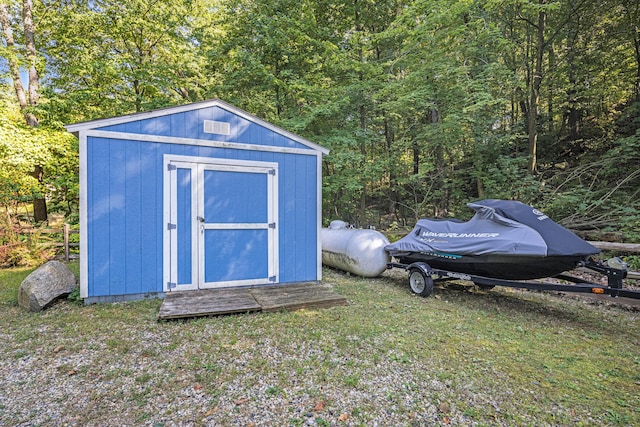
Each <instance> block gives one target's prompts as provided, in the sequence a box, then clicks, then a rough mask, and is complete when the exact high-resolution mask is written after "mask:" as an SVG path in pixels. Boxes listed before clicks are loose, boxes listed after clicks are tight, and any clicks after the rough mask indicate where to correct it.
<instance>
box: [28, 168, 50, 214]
mask: <svg viewBox="0 0 640 427" xmlns="http://www.w3.org/2000/svg"><path fill="white" fill-rule="evenodd" d="M31 176H33V177H34V178H35V179H37V180H38V183H39V184H40V187H41V188H44V186H43V178H44V171H43V170H42V166H35V167H34V168H33V172H32V173H31ZM47 219H48V215H47V201H46V199H45V198H44V197H34V198H33V220H34V221H35V222H36V223H41V222H45V221H46V220H47Z"/></svg>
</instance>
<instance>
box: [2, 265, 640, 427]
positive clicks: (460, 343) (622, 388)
mask: <svg viewBox="0 0 640 427" xmlns="http://www.w3.org/2000/svg"><path fill="white" fill-rule="evenodd" d="M28 272H29V270H24V269H20V270H3V271H0V321H1V322H2V324H3V329H4V333H3V335H2V338H3V339H2V340H0V371H1V368H2V367H7V366H13V365H14V364H19V363H26V362H24V361H31V360H34V358H36V359H38V358H39V359H38V360H40V359H43V360H41V363H43V364H49V365H53V366H56V367H57V368H56V371H55V372H56V375H66V376H71V377H72V378H73V380H74V381H78V382H79V383H80V384H87V383H90V384H99V385H100V387H95V388H92V390H93V391H92V392H91V394H90V396H88V397H87V399H88V403H85V404H83V405H80V406H73V405H67V406H65V405H62V406H61V407H60V412H61V417H62V419H67V420H75V421H73V422H74V423H80V424H82V423H87V422H91V423H100V420H103V421H104V422H107V421H106V420H111V421H113V422H114V423H115V424H122V423H125V424H126V423H128V422H133V421H136V420H137V421H136V422H137V423H141V424H145V423H147V424H148V425H154V424H159V423H167V425H170V424H172V422H173V423H175V422H176V420H179V418H178V417H179V415H177V414H183V412H180V411H185V410H188V411H191V412H192V413H193V415H192V416H193V417H195V418H196V419H198V420H202V419H204V418H206V417H205V415H206V414H210V415H208V416H209V417H212V418H213V419H214V420H216V421H217V422H218V423H220V425H230V424H232V420H231V419H229V418H227V419H226V420H227V421H225V418H224V415H225V414H224V413H223V412H224V411H223V410H222V409H220V408H232V409H233V411H235V413H241V412H242V411H248V410H250V408H253V406H252V405H253V404H254V403H255V402H257V401H261V399H263V400H267V401H268V402H272V403H274V404H278V405H282V406H283V408H285V407H286V408H285V409H282V410H283V411H285V412H283V416H286V418H283V419H285V420H289V423H290V424H291V425H303V423H304V422H305V420H306V418H307V416H308V414H310V413H311V412H313V409H314V404H315V403H317V402H320V401H322V402H323V404H324V406H325V408H324V410H323V411H322V412H313V416H314V417H315V419H316V424H317V425H324V424H325V423H326V425H333V424H331V423H334V424H335V423H342V421H337V420H338V416H339V415H341V414H344V413H347V414H349V418H348V425H371V424H373V423H374V422H376V420H377V419H378V418H377V417H379V416H381V413H382V412H385V416H386V417H392V418H391V419H392V420H393V423H394V424H395V425H407V426H408V425H446V424H447V421H450V422H451V423H452V424H455V425H471V424H474V425H523V426H524V425H610V426H625V425H640V410H639V409H638V408H640V353H639V352H638V348H640V326H639V324H638V318H639V313H638V312H637V311H632V310H625V309H622V308H617V307H609V306H603V305H590V304H587V303H585V302H583V301H580V300H575V299H569V298H560V297H556V296H553V295H548V294H542V293H534V292H520V291H515V290H509V289H494V290H492V291H489V292H478V293H476V292H470V291H469V290H466V289H460V288H459V287H457V288H456V289H454V288H446V289H442V288H436V290H435V292H434V296H432V297H430V298H420V297H417V296H414V295H412V294H411V293H410V291H409V289H408V286H407V284H406V280H405V279H404V275H391V276H390V277H385V278H380V279H362V278H355V277H350V276H348V275H344V274H341V273H338V272H335V271H333V270H325V272H324V274H325V278H324V279H325V281H326V282H328V283H331V284H333V285H334V287H335V288H336V290H337V291H338V292H339V293H340V294H342V295H343V296H345V297H346V298H347V299H348V300H349V302H350V305H348V306H344V307H335V308H331V309H324V310H302V311H297V312H278V313H270V314H266V313H261V314H255V313H254V314H242V315H231V316H220V317H210V318H201V319H194V320H186V321H172V322H157V321H156V316H157V310H158V308H159V305H160V301H158V300H155V301H140V302H133V303H126V304H101V305H92V306H82V305H77V304H72V303H70V302H61V303H59V304H56V305H55V306H54V307H52V308H51V309H49V310H47V311H44V312H42V313H35V314H32V313H27V312H26V311H23V310H22V309H20V308H19V307H17V305H16V304H17V303H16V299H17V298H16V295H17V289H18V286H19V283H20V281H21V280H22V279H23V278H24V277H25V276H26V275H27V274H28ZM385 274H389V273H385ZM301 355H303V356H304V357H301ZM80 356H82V357H80ZM140 360H144V361H145V366H150V367H151V368H150V369H141V368H140ZM381 366H382V367H384V369H381V368H380V367H381ZM388 372H394V373H395V376H394V377H385V375H387V373H388ZM257 378H260V381H258V380H257ZM24 381H26V383H25V384H23V385H21V386H22V387H24V388H25V389H28V388H29V386H30V383H29V379H25V380H24ZM263 383H264V384H266V385H261V384H263ZM328 390H333V392H334V393H335V392H339V393H341V394H343V395H345V396H353V397H349V399H351V400H350V401H349V402H350V403H349V405H348V406H347V407H345V406H342V404H341V403H340V402H339V401H336V400H334V399H332V397H331V396H333V395H335V394H332V393H330V392H328ZM185 393H187V394H188V395H189V396H191V395H197V396H199V397H198V399H201V400H198V402H201V401H204V402H205V403H199V405H200V406H197V405H193V404H192V405H190V406H187V408H188V409H185V407H176V406H175V405H177V404H178V403H175V404H174V406H172V404H169V403H167V405H166V410H165V412H164V413H162V414H159V413H157V412H155V411H152V410H147V406H148V405H149V404H150V402H152V401H154V399H158V398H159V397H157V396H158V395H165V394H166V395H168V396H174V400H171V399H169V400H168V402H180V401H181V399H187V398H186V397H185ZM176 396H177V397H176ZM244 399H248V400H246V401H245V400H244ZM238 402H240V403H238ZM245 402H246V403H245ZM114 405H115V406H114ZM106 407H108V408H111V409H110V410H109V411H107V410H106V409H105V408H106ZM114 408H115V409H114ZM251 410H253V409H251ZM255 410H256V411H258V410H259V408H258V409H255ZM114 414H116V415H114ZM119 416H120V417H121V418H118V417H119ZM180 416H183V415H180ZM113 417H116V418H113ZM216 417H220V418H216ZM25 421H29V419H28V417H27V419H25V418H24V417H23V418H21V419H18V420H16V419H13V418H12V416H11V414H8V413H5V412H3V409H2V407H0V424H3V423H4V424H8V425H11V424H15V423H17V422H25ZM198 422H199V421H198ZM203 423H204V422H203ZM196 424H197V423H196ZM204 424H206V423H204ZM344 424H345V425H346V423H344ZM107 425H108V423H107Z"/></svg>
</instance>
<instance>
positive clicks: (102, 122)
mask: <svg viewBox="0 0 640 427" xmlns="http://www.w3.org/2000/svg"><path fill="white" fill-rule="evenodd" d="M208 107H219V108H222V109H224V110H226V111H228V112H229V113H232V114H235V115H237V116H239V117H242V118H243V119H245V120H248V121H250V122H253V123H255V124H257V125H260V126H263V127H265V128H266V129H269V130H271V131H272V132H275V133H278V134H280V135H282V136H284V137H286V138H289V139H291V140H293V141H296V142H298V143H300V144H302V145H305V146H307V147H309V148H310V149H312V150H316V151H319V152H321V153H322V154H324V155H326V154H329V150H328V149H327V148H324V147H322V146H320V145H318V144H315V143H313V142H311V141H309V140H307V139H305V138H302V137H301V136H298V135H296V134H293V133H291V132H289V131H287V130H284V129H282V128H281V127H278V126H276V125H274V124H272V123H269V122H267V121H264V120H262V119H260V118H258V117H256V116H254V115H252V114H249V113H247V112H246V111H244V110H242V109H240V108H238V107H234V106H233V105H231V104H228V103H226V102H224V101H221V100H219V99H211V100H207V101H200V102H194V103H191V104H184V105H177V106H174V107H165V108H159V109H157V110H151V111H145V112H141V113H133V114H126V115H123V116H117V117H111V118H106V119H97V120H90V121H86V122H80V123H73V124H69V125H66V126H65V128H66V129H67V130H68V131H69V132H72V133H74V134H76V135H77V133H78V132H80V131H86V130H92V129H97V128H102V127H105V126H112V125H118V124H123V123H129V122H134V121H138V120H145V119H150V118H154V117H161V116H166V115H170V114H176V113H182V112H186V111H192V110H197V109H201V108H208Z"/></svg>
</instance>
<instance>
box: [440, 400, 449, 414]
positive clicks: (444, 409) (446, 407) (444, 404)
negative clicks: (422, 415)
mask: <svg viewBox="0 0 640 427" xmlns="http://www.w3.org/2000/svg"><path fill="white" fill-rule="evenodd" d="M438 410H439V411H440V412H444V413H446V412H449V404H448V403H447V402H440V404H439V405H438Z"/></svg>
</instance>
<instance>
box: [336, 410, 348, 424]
mask: <svg viewBox="0 0 640 427" xmlns="http://www.w3.org/2000/svg"><path fill="white" fill-rule="evenodd" d="M348 419H349V414H347V413H346V412H345V413H344V414H340V416H339V417H338V421H342V422H345V421H347V420H348Z"/></svg>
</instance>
